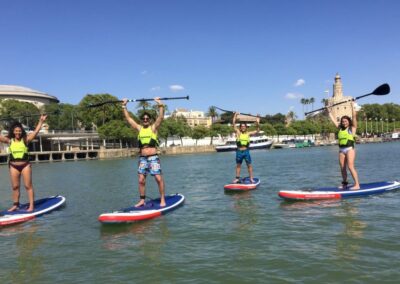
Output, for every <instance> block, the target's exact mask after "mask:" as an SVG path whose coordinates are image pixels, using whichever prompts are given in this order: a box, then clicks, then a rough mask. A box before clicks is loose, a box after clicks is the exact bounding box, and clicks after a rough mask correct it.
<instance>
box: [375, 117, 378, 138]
mask: <svg viewBox="0 0 400 284" xmlns="http://www.w3.org/2000/svg"><path fill="white" fill-rule="evenodd" d="M375 128H376V133H377V134H378V132H379V129H378V118H377V117H375Z"/></svg>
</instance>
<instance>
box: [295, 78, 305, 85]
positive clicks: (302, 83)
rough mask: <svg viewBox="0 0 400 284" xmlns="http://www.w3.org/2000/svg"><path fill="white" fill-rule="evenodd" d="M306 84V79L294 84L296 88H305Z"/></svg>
mask: <svg viewBox="0 0 400 284" xmlns="http://www.w3.org/2000/svg"><path fill="white" fill-rule="evenodd" d="M305 83H306V81H305V80H304V79H298V80H297V81H296V83H294V86H295V87H300V86H303V85H304V84H305Z"/></svg>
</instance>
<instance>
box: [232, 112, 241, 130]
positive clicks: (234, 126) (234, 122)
mask: <svg viewBox="0 0 400 284" xmlns="http://www.w3.org/2000/svg"><path fill="white" fill-rule="evenodd" d="M237 115H238V113H237V112H235V113H234V114H233V119H232V125H233V130H235V133H236V135H240V130H239V128H237V126H236V118H237Z"/></svg>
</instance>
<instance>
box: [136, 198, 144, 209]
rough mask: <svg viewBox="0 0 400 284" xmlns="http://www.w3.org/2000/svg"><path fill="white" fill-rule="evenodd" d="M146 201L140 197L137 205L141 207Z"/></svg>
mask: <svg viewBox="0 0 400 284" xmlns="http://www.w3.org/2000/svg"><path fill="white" fill-rule="evenodd" d="M145 204H146V203H145V202H144V199H140V201H139V202H138V203H136V204H135V207H141V206H144V205H145Z"/></svg>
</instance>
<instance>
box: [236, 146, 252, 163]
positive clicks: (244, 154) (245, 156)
mask: <svg viewBox="0 0 400 284" xmlns="http://www.w3.org/2000/svg"><path fill="white" fill-rule="evenodd" d="M243 160H245V161H246V164H248V165H250V164H251V157H250V151H249V149H246V150H236V164H242V162H243Z"/></svg>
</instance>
